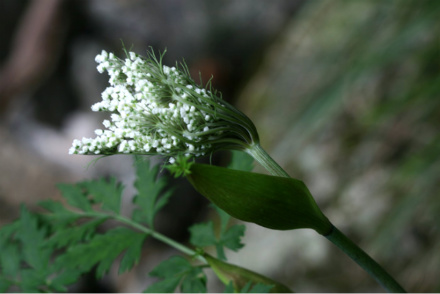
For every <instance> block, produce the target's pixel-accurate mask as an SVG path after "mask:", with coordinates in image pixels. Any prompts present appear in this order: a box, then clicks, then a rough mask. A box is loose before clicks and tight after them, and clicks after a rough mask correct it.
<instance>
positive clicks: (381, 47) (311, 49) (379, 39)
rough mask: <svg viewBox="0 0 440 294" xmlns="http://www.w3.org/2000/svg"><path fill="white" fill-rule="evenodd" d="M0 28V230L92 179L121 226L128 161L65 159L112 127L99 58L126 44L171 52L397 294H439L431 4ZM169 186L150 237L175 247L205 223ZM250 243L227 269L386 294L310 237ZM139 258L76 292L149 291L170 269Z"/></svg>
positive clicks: (179, 6) (320, 4) (6, 2)
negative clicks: (233, 109)
mask: <svg viewBox="0 0 440 294" xmlns="http://www.w3.org/2000/svg"><path fill="white" fill-rule="evenodd" d="M0 22H1V23H0V24H1V25H0V225H3V224H5V223H8V222H10V221H12V220H13V219H14V218H16V217H17V216H18V212H19V205H20V203H26V204H27V205H29V206H30V207H31V208H32V207H34V208H35V204H36V203H37V202H38V201H40V200H42V199H45V198H59V193H58V191H57V190H56V187H55V184H56V183H58V182H72V183H73V182H76V181H79V180H83V179H90V178H93V177H100V176H115V177H117V178H118V179H120V180H121V181H123V182H124V183H125V186H126V187H127V188H126V197H124V204H125V206H124V207H126V212H127V213H129V210H130V201H131V199H130V197H131V196H132V195H133V193H134V191H133V188H132V182H133V180H134V175H133V167H132V161H131V158H129V157H125V156H113V157H110V158H106V159H102V160H100V161H98V162H97V163H96V164H95V165H92V166H90V167H87V165H88V163H89V162H90V161H91V159H92V157H87V156H69V155H68V149H69V147H70V145H71V143H72V140H73V139H75V138H81V137H83V136H84V137H92V136H94V135H93V131H94V129H96V128H99V127H101V122H102V120H103V118H104V117H105V114H103V115H100V114H97V113H93V112H92V111H91V110H90V106H91V105H92V104H93V103H95V102H97V101H99V100H101V98H100V93H101V92H102V91H103V90H104V89H105V87H106V83H107V79H108V78H107V76H106V75H105V74H103V75H100V74H99V73H98V72H97V71H96V64H95V62H94V57H95V56H96V54H98V53H100V52H101V50H102V49H105V50H107V51H112V52H115V53H116V54H118V55H120V56H121V53H122V42H123V43H124V44H125V46H126V47H127V48H132V50H133V51H135V52H137V53H139V54H143V53H145V52H146V50H147V49H148V46H152V47H153V48H154V49H155V50H163V49H165V48H166V49H167V50H168V53H167V55H166V57H165V63H166V64H169V65H173V64H174V63H175V61H176V60H182V59H185V60H186V62H187V63H188V66H189V67H190V70H191V72H193V73H194V77H195V78H196V79H198V73H199V71H200V72H201V75H202V78H203V79H204V81H206V80H207V79H209V77H210V76H211V75H213V76H214V79H213V85H214V87H215V88H217V89H218V90H220V91H221V92H222V93H223V97H224V99H226V100H228V101H229V102H231V103H233V104H235V105H237V107H238V108H240V109H241V110H242V111H243V112H244V113H246V114H247V115H249V116H250V117H251V119H252V120H253V121H254V123H255V124H256V126H257V129H258V130H259V133H260V137H261V142H262V145H263V147H264V148H265V149H266V150H267V151H268V152H269V153H270V154H271V155H272V156H273V157H274V159H276V160H277V161H278V162H279V163H280V165H281V166H283V167H284V168H285V169H286V170H287V171H288V173H289V174H290V175H291V176H292V177H295V178H298V179H301V180H303V181H304V182H305V183H306V184H307V185H308V186H309V188H310V190H311V192H312V194H313V195H314V196H315V198H316V200H317V202H318V204H319V205H320V207H321V208H322V210H323V211H324V213H325V214H326V215H327V216H328V217H329V219H330V220H331V221H332V222H333V223H334V224H335V225H336V226H337V227H339V228H340V229H341V230H342V231H344V232H345V233H346V234H347V235H348V236H350V237H351V238H352V239H353V240H354V241H355V242H356V243H358V244H359V245H360V246H361V247H362V248H363V249H365V250H366V251H367V252H368V253H370V254H371V255H372V256H373V257H374V258H376V260H377V261H378V262H379V263H380V264H382V265H384V267H385V268H386V269H387V270H388V271H389V272H390V273H391V274H392V275H393V276H395V278H396V279H397V280H398V281H400V282H401V284H402V285H403V286H404V288H406V290H408V291H410V292H439V291H440V280H439V279H438V277H439V276H440V198H439V197H440V176H439V175H440V2H438V1H433V0H417V1H416V0H393V1H379V0H370V1H343V0H336V1H313V0H309V1H304V0H278V1H264V0H238V1H237V0H235V1H233V0H228V1H225V0H223V1H202V0H187V1H177V0H132V1H122V0H87V1H86V0H76V1H72V0H70V1H68V0H64V1H62V0H33V1H31V0H1V2H0ZM155 160H156V161H159V160H160V159H155ZM218 160H219V162H221V158H219V159H218ZM255 171H257V172H264V171H263V169H261V168H260V167H258V166H256V169H255ZM174 184H176V185H179V189H178V193H176V195H175V196H174V199H173V201H171V203H170V205H168V206H167V208H166V209H165V211H164V212H163V213H162V214H161V215H160V217H159V222H160V224H159V228H160V230H161V231H162V232H164V233H165V234H167V235H169V236H171V237H173V238H175V239H177V240H179V241H181V242H185V241H186V238H187V237H188V234H187V227H188V226H189V225H191V224H192V223H194V222H195V221H202V220H206V219H208V218H210V217H211V215H210V214H209V209H208V208H207V203H206V201H205V200H204V199H203V198H202V196H199V195H197V194H196V193H195V192H194V191H193V190H192V189H191V188H190V187H188V185H187V184H186V183H185V181H178V182H175V183H174ZM244 242H245V243H246V247H245V248H244V249H242V250H241V251H240V252H239V253H231V254H229V261H230V262H232V263H236V264H239V265H241V266H244V267H247V268H249V269H252V270H254V271H257V272H259V273H262V274H264V275H267V276H270V277H272V278H274V279H276V280H278V281H280V282H283V283H285V284H286V285H288V286H290V287H291V288H292V289H293V290H294V291H297V292H352V291H356V292H381V291H382V289H381V288H379V286H377V285H376V283H375V282H374V281H373V280H372V279H371V278H369V277H368V276H367V275H366V274H365V273H364V272H363V271H362V270H361V269H360V268H359V267H358V266H357V265H356V264H354V263H353V262H352V261H351V260H349V259H348V258H347V257H345V256H344V255H343V254H342V253H340V252H339V251H338V250H337V249H336V248H334V247H333V245H332V244H330V243H329V242H328V241H327V240H325V238H323V237H321V236H319V235H318V234H316V233H315V232H313V231H309V230H298V231H291V232H277V231H271V230H268V229H264V228H261V227H258V226H256V225H253V224H247V233H246V237H245V238H244ZM144 251H145V252H144V256H143V258H142V260H141V263H140V264H139V266H137V267H136V268H135V269H134V270H133V271H132V272H130V273H128V274H124V275H122V276H117V274H116V273H117V270H116V269H115V270H114V271H113V272H111V273H110V274H109V275H108V276H107V277H106V278H104V280H101V281H96V280H94V276H93V274H91V275H90V276H86V277H84V279H83V280H82V281H81V282H80V283H78V285H76V286H75V287H74V288H72V289H73V291H76V292H81V291H87V292H93V291H95V290H96V291H99V292H104V291H112V292H138V291H142V290H143V289H145V287H146V285H148V284H149V283H151V282H152V280H151V278H149V277H148V275H147V273H148V271H149V270H150V269H151V268H153V267H154V266H155V265H156V264H157V263H158V262H159V261H160V260H161V259H163V258H166V257H168V256H170V255H171V254H174V252H173V251H172V250H171V249H169V248H167V247H166V246H164V245H161V244H159V243H155V242H147V244H146V245H145V250H144ZM210 286H211V290H212V291H217V292H219V291H220V292H221V291H223V290H222V287H221V286H220V284H219V283H218V282H216V281H215V280H213V279H210Z"/></svg>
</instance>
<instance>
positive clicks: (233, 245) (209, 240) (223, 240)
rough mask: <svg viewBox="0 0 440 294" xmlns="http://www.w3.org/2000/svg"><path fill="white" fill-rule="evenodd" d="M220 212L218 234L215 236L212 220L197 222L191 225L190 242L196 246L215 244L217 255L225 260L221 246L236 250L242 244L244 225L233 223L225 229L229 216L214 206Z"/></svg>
mask: <svg viewBox="0 0 440 294" xmlns="http://www.w3.org/2000/svg"><path fill="white" fill-rule="evenodd" d="M216 211H217V212H218V213H219V214H220V221H221V228H220V234H219V237H218V238H217V237H216V235H215V230H214V224H213V222H212V221H210V222H206V223H199V224H195V225H193V226H191V227H190V228H189V231H190V234H191V236H190V243H191V244H192V245H194V246H196V247H202V248H203V247H207V246H215V247H216V250H217V257H218V258H220V259H222V260H226V255H225V252H224V249H223V247H226V248H229V249H231V250H233V251H238V250H239V249H240V248H242V247H243V246H244V245H243V244H242V243H241V237H243V236H244V232H245V230H246V227H245V226H244V225H234V226H231V227H230V228H229V229H227V228H226V227H227V224H228V222H229V219H230V216H229V215H227V214H226V213H225V212H223V211H222V210H221V209H219V208H216Z"/></svg>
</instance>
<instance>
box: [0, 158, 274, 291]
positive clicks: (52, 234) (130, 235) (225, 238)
mask: <svg viewBox="0 0 440 294" xmlns="http://www.w3.org/2000/svg"><path fill="white" fill-rule="evenodd" d="M243 154H244V153H241V154H239V153H237V154H236V155H234V156H233V161H232V165H234V166H235V167H236V168H241V169H249V168H251V164H250V161H249V158H246V156H247V155H246V154H244V155H245V156H243ZM191 165H192V164H191ZM135 166H136V180H135V183H134V186H135V188H136V189H137V194H136V195H135V197H134V198H133V203H134V204H135V208H134V211H133V214H132V217H131V218H128V217H124V216H123V215H121V197H122V193H123V186H122V185H120V184H119V183H117V181H116V180H115V179H114V178H110V179H109V180H104V179H100V180H93V181H85V182H80V183H77V184H59V185H58V188H59V189H60V190H61V193H62V196H63V198H64V199H65V200H66V201H65V203H67V204H63V203H62V202H59V201H53V200H46V201H43V202H41V203H40V206H41V207H42V208H44V210H45V212H44V213H32V212H30V211H28V210H27V209H26V208H25V207H22V210H21V215H20V218H19V219H18V220H17V221H15V222H13V223H11V224H9V225H6V226H3V227H2V228H0V292H5V291H10V290H12V289H13V290H14V291H15V290H18V291H22V292H65V291H67V290H68V286H69V285H71V284H73V283H75V282H76V281H77V280H78V279H79V278H80V276H81V275H82V274H84V273H87V272H90V271H91V270H92V269H93V268H94V269H95V270H96V275H97V277H98V278H101V277H102V276H103V275H104V274H105V273H107V272H108V271H109V269H110V267H112V266H113V264H114V263H115V260H116V259H119V257H121V258H120V263H119V273H123V272H125V271H128V270H130V269H131V268H133V266H134V265H135V264H136V263H138V262H139V258H140V256H141V250H142V245H143V243H144V241H145V240H146V238H147V237H149V236H153V237H156V238H157V237H158V235H160V234H158V233H157V232H155V231H154V230H153V223H154V217H155V215H156V214H157V212H158V211H159V210H160V209H161V208H163V207H164V206H165V205H166V203H167V202H168V200H169V197H170V196H171V194H172V190H170V189H169V188H168V187H167V181H166V180H165V179H164V178H163V177H158V174H159V167H158V166H154V167H151V166H150V164H149V162H148V161H145V160H140V159H137V160H135ZM214 208H215V210H216V211H217V213H218V215H219V222H218V224H219V225H218V226H216V227H214V223H213V222H208V223H201V224H196V225H194V226H193V227H191V229H190V232H191V243H192V244H193V245H194V246H196V247H199V248H203V247H206V246H215V247H216V249H217V254H218V257H219V258H220V259H223V260H225V259H226V256H225V252H224V251H225V249H224V248H228V249H231V250H234V251H237V250H238V249H240V248H242V247H243V244H242V243H241V242H240V239H241V237H242V236H243V235H244V231H245V227H244V226H243V225H232V226H228V225H229V222H230V218H231V217H230V216H229V215H228V214H227V213H225V212H224V211H222V210H221V209H219V208H218V207H214ZM108 220H112V221H118V222H119V223H123V224H124V225H125V226H123V227H122V226H116V227H112V228H111V229H107V230H106V231H103V230H102V225H103V224H104V223H105V222H106V221H108ZM164 239H166V237H164V236H162V238H161V240H162V241H163V240H164ZM175 244H177V243H175V242H174V241H172V240H171V241H170V242H168V245H171V246H177V247H179V246H183V245H175ZM198 250H199V251H200V252H201V253H200V254H202V255H203V254H204V253H203V251H202V249H198ZM189 252H191V250H190V249H187V250H186V253H188V254H190V253H189ZM193 254H194V257H197V253H196V251H194V253H193ZM190 255H191V254H190ZM198 257H201V255H198ZM201 260H204V259H203V258H201ZM232 268H234V267H232ZM150 275H151V276H153V277H157V278H158V279H159V281H158V282H156V283H154V284H152V285H151V286H150V287H148V288H147V289H146V291H147V292H173V291H175V290H176V289H177V288H178V289H179V290H180V291H181V292H190V293H194V292H206V291H207V289H206V276H205V273H204V272H203V266H200V265H193V262H192V261H191V262H190V260H187V259H185V258H183V257H181V256H174V257H172V258H170V259H168V260H165V261H163V262H162V263H160V264H159V265H158V266H157V267H156V268H154V270H153V271H152V272H151V273H150ZM253 285H254V286H253V287H252V288H249V287H247V288H245V290H246V291H247V290H250V291H251V292H252V291H254V289H256V290H258V291H262V292H264V291H266V290H268V289H269V288H267V287H264V285H263V287H262V288H261V287H257V286H258V285H256V284H253ZM12 287H13V288H12Z"/></svg>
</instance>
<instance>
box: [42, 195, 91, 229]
mask: <svg viewBox="0 0 440 294" xmlns="http://www.w3.org/2000/svg"><path fill="white" fill-rule="evenodd" d="M38 204H39V205H40V206H41V207H43V208H44V209H46V210H48V211H49V212H50V213H46V214H43V215H41V217H42V218H43V219H44V220H45V221H46V222H47V223H50V226H51V227H52V228H53V229H55V230H60V229H62V228H64V227H65V226H66V225H68V224H70V223H72V222H74V221H76V220H77V219H78V218H80V217H82V216H81V215H80V214H78V213H76V212H74V211H71V210H69V209H67V208H66V207H65V206H64V205H63V204H62V203H61V202H58V201H54V200H45V201H41V202H39V203H38Z"/></svg>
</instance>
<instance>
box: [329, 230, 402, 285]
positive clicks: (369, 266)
mask: <svg viewBox="0 0 440 294" xmlns="http://www.w3.org/2000/svg"><path fill="white" fill-rule="evenodd" d="M325 237H326V238H327V239H328V240H329V241H330V242H332V243H333V244H335V245H336V246H337V247H338V248H339V249H341V250H342V251H343V252H344V253H345V254H347V255H348V256H349V257H350V258H351V259H353V260H354V261H355V262H356V263H357V264H358V265H359V266H361V267H362V268H363V269H364V270H365V271H366V272H367V273H369V274H370V276H372V277H373V278H374V279H375V280H376V281H377V282H378V283H379V284H380V285H381V286H382V287H384V288H385V289H386V290H387V291H388V292H391V293H404V292H405V290H404V289H403V288H402V286H400V285H399V283H397V282H396V280H394V278H393V277H392V276H390V274H388V273H387V272H386V271H385V270H384V269H383V268H382V267H381V266H380V265H379V264H378V263H377V262H376V261H375V260H374V259H372V258H371V257H370V256H369V255H368V254H367V253H365V251H363V250H362V249H361V248H359V246H357V245H356V244H354V243H353V242H352V241H351V240H350V239H349V238H348V237H347V236H345V235H344V234H343V233H342V232H341V231H339V230H338V229H337V228H336V227H333V230H332V231H331V232H330V234H328V235H326V236H325Z"/></svg>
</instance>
